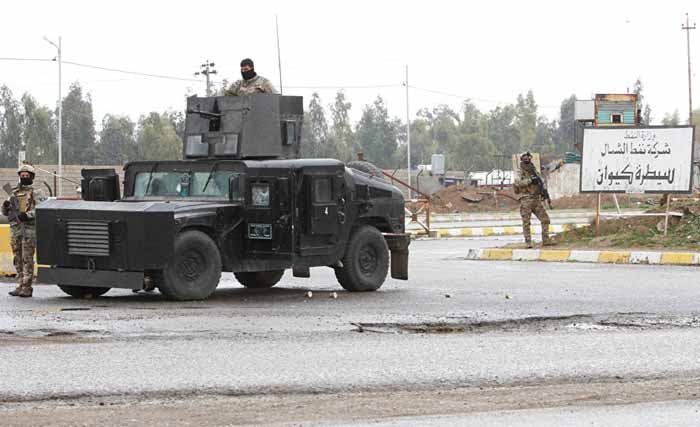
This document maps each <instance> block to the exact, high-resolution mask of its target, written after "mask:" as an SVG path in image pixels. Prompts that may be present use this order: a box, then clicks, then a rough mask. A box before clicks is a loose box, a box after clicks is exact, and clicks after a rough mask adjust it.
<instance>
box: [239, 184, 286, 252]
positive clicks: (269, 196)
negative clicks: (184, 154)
mask: <svg viewBox="0 0 700 427" xmlns="http://www.w3.org/2000/svg"><path fill="white" fill-rule="evenodd" d="M289 190H290V180H289V177H288V176H255V177H249V180H248V188H247V195H246V210H245V212H246V213H245V222H246V224H245V226H246V239H245V249H246V256H251V257H255V256H256V255H257V254H260V255H262V254H264V255H266V256H268V255H274V254H277V255H280V256H283V257H287V256H289V257H291V251H292V226H291V219H292V218H291V217H292V215H291V213H292V203H291V202H292V201H291V200H290V197H289V194H290V191H289Z"/></svg>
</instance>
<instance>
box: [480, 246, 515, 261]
mask: <svg viewBox="0 0 700 427" xmlns="http://www.w3.org/2000/svg"><path fill="white" fill-rule="evenodd" d="M482 258H483V259H488V260H493V261H495V260H499V261H510V260H511V259H513V250H512V249H484V252H483V254H482Z"/></svg>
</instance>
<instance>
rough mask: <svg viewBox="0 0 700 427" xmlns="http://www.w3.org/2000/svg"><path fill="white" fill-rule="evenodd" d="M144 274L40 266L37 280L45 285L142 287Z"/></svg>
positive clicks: (140, 272) (139, 272)
mask: <svg viewBox="0 0 700 427" xmlns="http://www.w3.org/2000/svg"><path fill="white" fill-rule="evenodd" d="M143 276H144V275H143V272H142V271H109V270H94V271H90V270H85V269H82V268H60V267H39V274H38V276H37V282H39V284H44V285H70V286H87V287H95V288H124V289H142V288H143Z"/></svg>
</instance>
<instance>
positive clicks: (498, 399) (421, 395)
mask: <svg viewBox="0 0 700 427" xmlns="http://www.w3.org/2000/svg"><path fill="white" fill-rule="evenodd" d="M699 393H700V384H699V383H698V380H697V379H695V378H691V379H687V378H676V379H659V380H643V379H638V380H637V379H623V378H620V377H613V378H609V379H608V380H607V381H606V380H597V381H590V380H579V381H570V382H546V381H545V382H542V383H535V384H521V385H506V386H498V385H494V386H492V387H488V386H482V387H473V388H461V389H454V390H439V391H435V390H416V391H392V390H387V391H381V392H378V391H369V392H356V393H339V394H321V393H318V394H295V393H280V394H269V395H258V396H255V395H253V396H245V395H243V396H235V395H233V396H231V395H228V396H227V395H215V394H214V395H210V394H207V393H202V394H201V395H195V396H162V397H160V396H105V397H92V398H85V399H75V400H67V401H60V400H56V401H46V402H27V403H20V402H14V403H10V402H0V415H1V416H2V417H3V423H2V424H3V425H6V426H14V427H30V426H31V427H33V426H37V425H42V426H62V427H63V426H66V427H67V426H93V425H100V426H131V425H134V426H136V425H149V426H176V425H177V426H180V425H187V426H195V425H211V426H234V425H285V426H289V425H299V424H301V423H324V425H325V423H327V422H331V423H340V422H345V423H346V422H352V421H354V422H355V423H359V424H361V423H362V420H366V421H368V422H367V424H372V421H376V420H381V419H392V418H394V417H406V416H427V415H448V414H467V413H473V412H484V411H498V410H518V409H529V408H546V407H550V408H557V407H559V408H566V407H569V406H571V405H579V406H599V405H621V404H634V403H640V402H654V401H672V400H694V399H696V398H697V396H698V394H699ZM78 420H79V421H78Z"/></svg>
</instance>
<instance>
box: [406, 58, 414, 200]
mask: <svg viewBox="0 0 700 427" xmlns="http://www.w3.org/2000/svg"><path fill="white" fill-rule="evenodd" d="M404 86H406V157H408V170H407V171H408V181H406V182H408V185H409V188H408V198H409V199H411V198H413V197H412V195H411V187H410V186H411V111H410V109H409V106H408V65H406V82H405V83H404Z"/></svg>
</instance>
